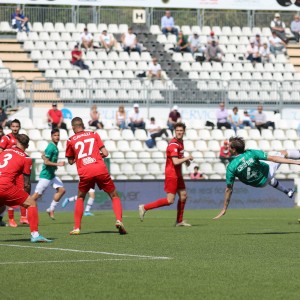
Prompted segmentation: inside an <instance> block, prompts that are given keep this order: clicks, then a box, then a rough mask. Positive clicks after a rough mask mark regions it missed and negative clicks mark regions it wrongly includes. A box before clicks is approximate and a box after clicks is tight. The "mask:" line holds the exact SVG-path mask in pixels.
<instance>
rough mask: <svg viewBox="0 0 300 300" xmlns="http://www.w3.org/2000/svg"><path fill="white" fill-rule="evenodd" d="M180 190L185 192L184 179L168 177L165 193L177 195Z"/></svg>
mask: <svg viewBox="0 0 300 300" xmlns="http://www.w3.org/2000/svg"><path fill="white" fill-rule="evenodd" d="M178 190H185V183H184V180H183V177H182V176H181V177H166V179H165V192H166V193H171V194H174V195H175V194H176V193H177V191H178Z"/></svg>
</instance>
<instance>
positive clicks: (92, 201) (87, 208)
mask: <svg viewBox="0 0 300 300" xmlns="http://www.w3.org/2000/svg"><path fill="white" fill-rule="evenodd" d="M94 200H95V199H94V198H91V197H90V198H89V199H88V201H87V204H86V207H85V211H90V210H91V208H92V206H93V204H94Z"/></svg>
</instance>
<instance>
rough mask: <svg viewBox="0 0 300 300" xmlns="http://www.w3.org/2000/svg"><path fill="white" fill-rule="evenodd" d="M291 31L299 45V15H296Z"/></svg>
mask: <svg viewBox="0 0 300 300" xmlns="http://www.w3.org/2000/svg"><path fill="white" fill-rule="evenodd" d="M291 31H292V33H293V35H294V37H295V39H296V41H297V43H299V39H300V16H299V15H295V17H294V20H293V21H292V23H291Z"/></svg>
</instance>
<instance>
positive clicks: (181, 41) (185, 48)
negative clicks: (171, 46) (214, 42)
mask: <svg viewBox="0 0 300 300" xmlns="http://www.w3.org/2000/svg"><path fill="white" fill-rule="evenodd" d="M175 51H176V52H191V49H190V47H189V41H188V37H187V36H186V35H184V34H183V33H182V31H180V32H179V34H178V37H177V45H176V48H175Z"/></svg>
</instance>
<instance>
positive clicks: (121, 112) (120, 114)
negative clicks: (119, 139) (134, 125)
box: [116, 105, 127, 129]
mask: <svg viewBox="0 0 300 300" xmlns="http://www.w3.org/2000/svg"><path fill="white" fill-rule="evenodd" d="M116 124H117V126H118V127H119V128H120V129H125V128H127V126H126V111H125V109H124V106H123V105H120V106H119V108H118V110H117V111H116Z"/></svg>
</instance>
